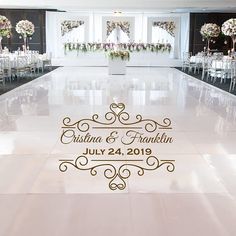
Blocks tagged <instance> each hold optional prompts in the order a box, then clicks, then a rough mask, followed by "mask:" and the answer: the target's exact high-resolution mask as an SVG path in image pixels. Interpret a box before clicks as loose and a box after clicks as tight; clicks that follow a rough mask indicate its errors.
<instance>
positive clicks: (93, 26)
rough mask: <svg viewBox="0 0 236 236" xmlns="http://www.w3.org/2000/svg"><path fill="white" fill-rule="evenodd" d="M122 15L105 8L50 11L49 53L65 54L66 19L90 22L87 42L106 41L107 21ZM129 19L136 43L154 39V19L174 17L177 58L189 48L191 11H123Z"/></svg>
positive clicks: (47, 26)
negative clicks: (64, 21)
mask: <svg viewBox="0 0 236 236" xmlns="http://www.w3.org/2000/svg"><path fill="white" fill-rule="evenodd" d="M114 17H115V18H116V19H117V18H118V16H114V14H111V13H108V12H105V11H104V12H102V11H87V12H73V13H72V12H50V11H49V12H47V13H46V44H47V52H52V55H53V57H54V58H60V57H64V56H65V55H64V48H63V45H62V43H61V32H60V23H61V22H62V21H63V20H83V21H85V25H86V27H85V28H86V33H85V34H86V37H85V38H86V41H88V42H102V41H103V40H104V30H103V28H104V22H105V21H104V20H106V19H110V18H114ZM125 19H129V21H131V26H133V31H132V30H131V38H132V41H134V42H145V43H146V42H149V41H150V33H151V32H150V29H151V27H150V22H151V21H150V20H151V19H158V20H161V19H163V20H167V19H168V20H173V21H175V23H176V26H177V28H176V32H175V34H176V38H175V49H174V52H172V57H173V58H181V55H183V52H185V51H188V45H189V14H188V13H183V14H174V13H173V14H158V13H156V14H155V13H148V12H140V13H139V12H127V13H122V15H121V16H120V20H125Z"/></svg>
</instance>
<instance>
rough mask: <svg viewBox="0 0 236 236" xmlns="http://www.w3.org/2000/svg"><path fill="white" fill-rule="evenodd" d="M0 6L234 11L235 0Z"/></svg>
mask: <svg viewBox="0 0 236 236" xmlns="http://www.w3.org/2000/svg"><path fill="white" fill-rule="evenodd" d="M0 8H47V9H59V10H80V9H110V10H113V11H114V10H129V9H133V10H147V9H148V10H152V11H167V10H168V11H170V10H172V11H177V12H190V11H229V12H236V0H208V1H204V0H0Z"/></svg>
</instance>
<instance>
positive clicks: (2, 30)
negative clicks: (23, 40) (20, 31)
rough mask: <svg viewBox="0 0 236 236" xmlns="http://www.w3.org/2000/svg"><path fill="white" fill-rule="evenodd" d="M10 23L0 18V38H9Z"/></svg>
mask: <svg viewBox="0 0 236 236" xmlns="http://www.w3.org/2000/svg"><path fill="white" fill-rule="evenodd" d="M11 28H12V25H11V22H10V21H9V20H8V19H7V18H6V17H5V16H0V37H8V38H9V37H10V36H11Z"/></svg>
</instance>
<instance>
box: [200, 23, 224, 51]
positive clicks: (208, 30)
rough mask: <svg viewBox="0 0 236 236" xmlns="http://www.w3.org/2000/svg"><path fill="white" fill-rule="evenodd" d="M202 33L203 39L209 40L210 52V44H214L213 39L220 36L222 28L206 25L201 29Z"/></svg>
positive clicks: (215, 25) (208, 47)
mask: <svg viewBox="0 0 236 236" xmlns="http://www.w3.org/2000/svg"><path fill="white" fill-rule="evenodd" d="M200 33H201V35H202V37H203V39H206V40H207V51H208V52H209V51H210V42H211V41H212V42H213V39H212V38H217V37H218V36H219V34H220V26H218V25H217V24H213V23H207V24H204V25H203V26H202V27H201V30H200Z"/></svg>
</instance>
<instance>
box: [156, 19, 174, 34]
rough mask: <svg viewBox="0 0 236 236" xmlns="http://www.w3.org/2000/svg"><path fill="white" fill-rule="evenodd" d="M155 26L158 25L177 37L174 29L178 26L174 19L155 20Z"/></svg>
mask: <svg viewBox="0 0 236 236" xmlns="http://www.w3.org/2000/svg"><path fill="white" fill-rule="evenodd" d="M153 26H157V27H160V28H162V29H163V30H165V31H167V32H168V33H169V34H170V35H171V36H173V37H175V33H174V30H175V28H176V26H175V22H174V21H155V22H153Z"/></svg>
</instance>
